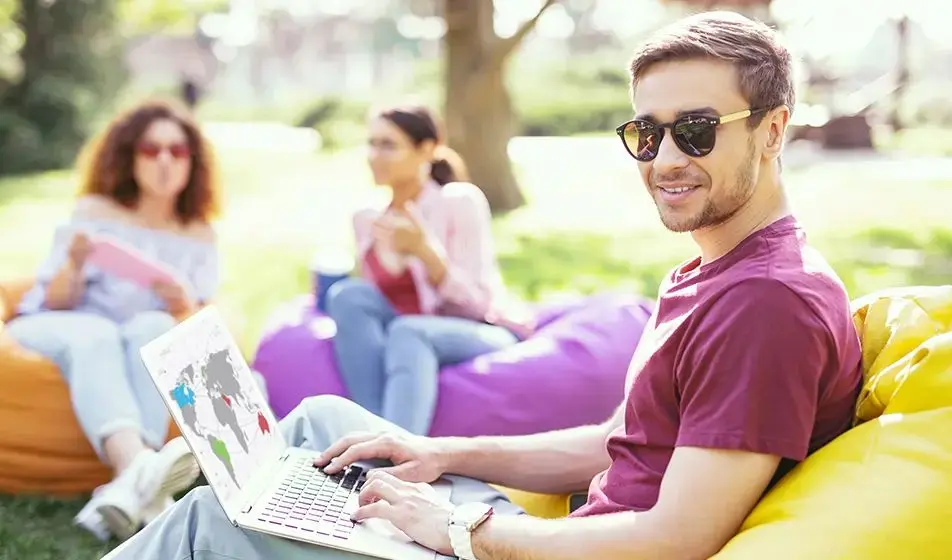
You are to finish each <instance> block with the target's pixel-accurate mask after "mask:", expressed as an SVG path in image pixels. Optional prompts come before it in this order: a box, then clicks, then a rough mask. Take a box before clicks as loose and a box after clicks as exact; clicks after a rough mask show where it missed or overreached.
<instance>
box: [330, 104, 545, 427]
mask: <svg viewBox="0 0 952 560" xmlns="http://www.w3.org/2000/svg"><path fill="white" fill-rule="evenodd" d="M369 136H370V138H369V154H368V162H369V164H370V169H371V171H372V172H373V176H374V180H375V182H376V183H377V184H378V185H384V186H387V187H389V189H390V190H391V192H392V197H391V199H390V203H389V205H388V206H387V207H386V208H383V209H364V210H361V211H359V212H357V213H356V215H355V216H354V232H355V236H356V244H357V251H358V253H357V262H358V266H359V268H360V271H361V274H360V277H355V278H350V279H347V280H343V281H340V282H337V283H336V284H334V285H333V286H332V287H331V289H330V290H329V291H328V299H327V310H328V314H329V315H330V316H331V317H332V318H333V319H334V320H335V322H336V324H337V334H336V336H335V338H334V348H335V352H336V356H337V361H338V365H339V368H340V371H341V375H342V377H343V381H344V384H345V386H346V388H347V389H348V391H349V393H350V397H351V399H352V400H354V401H355V402H357V403H358V404H360V405H362V406H363V407H364V408H366V409H367V410H369V411H371V412H373V413H375V414H377V415H379V416H381V417H383V418H385V419H387V420H389V421H391V422H393V423H394V424H396V425H398V426H400V427H402V428H405V429H406V430H408V431H410V432H412V433H415V434H427V433H429V430H430V426H431V422H432V420H433V415H434V411H435V409H436V404H437V398H438V395H437V389H438V386H439V383H438V374H439V370H440V367H441V366H444V365H447V364H452V363H457V362H461V361H465V360H469V359H472V358H474V357H476V356H479V355H481V354H485V353H488V352H492V351H494V350H498V349H501V348H503V347H505V346H507V345H511V344H514V343H516V342H517V341H518V340H520V339H521V338H523V337H525V336H526V335H527V334H528V333H529V331H530V330H531V325H530V324H529V323H528V322H527V321H525V320H523V316H524V314H523V313H521V312H520V311H518V307H517V306H516V305H514V304H513V303H512V302H509V301H507V300H508V299H509V298H508V297H507V295H506V293H505V288H504V286H503V282H502V276H501V274H500V271H499V267H498V263H497V260H496V254H495V247H494V243H493V239H492V230H491V228H492V224H491V218H490V212H489V204H488V203H487V201H486V198H485V196H484V195H483V194H482V192H481V191H480V190H479V189H478V188H477V187H476V186H475V185H473V184H471V183H468V182H463V181H462V179H463V174H464V172H463V171H462V170H461V166H462V161H461V160H460V158H459V157H458V156H457V155H456V154H455V153H453V152H452V151H451V150H450V149H449V148H447V147H446V146H444V145H443V144H442V137H441V134H440V129H439V126H438V124H437V121H436V119H435V118H434V116H433V115H432V114H431V113H430V111H429V110H427V109H426V108H423V107H400V108H391V109H387V110H384V111H380V112H378V113H376V114H374V116H373V117H372V118H371V119H370V122H369Z"/></svg>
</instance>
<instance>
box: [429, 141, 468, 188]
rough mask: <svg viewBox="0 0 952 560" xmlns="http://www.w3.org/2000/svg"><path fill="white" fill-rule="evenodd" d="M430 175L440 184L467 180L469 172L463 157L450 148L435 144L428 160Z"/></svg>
mask: <svg viewBox="0 0 952 560" xmlns="http://www.w3.org/2000/svg"><path fill="white" fill-rule="evenodd" d="M430 177H431V178H432V179H433V180H434V181H436V182H437V183H438V184H439V185H440V186H443V185H445V184H447V183H453V182H456V181H468V180H469V173H468V172H467V170H466V164H465V163H463V158H462V157H461V156H460V155H459V154H458V153H456V152H455V151H454V150H452V149H451V148H449V147H447V146H444V145H441V146H437V148H436V150H435V151H434V154H433V161H432V162H430Z"/></svg>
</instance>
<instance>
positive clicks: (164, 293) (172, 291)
mask: <svg viewBox="0 0 952 560" xmlns="http://www.w3.org/2000/svg"><path fill="white" fill-rule="evenodd" d="M152 290H153V291H155V294H156V295H157V296H159V297H160V298H162V301H164V302H165V306H166V307H167V308H168V311H169V313H171V314H172V315H181V314H185V313H191V312H192V311H194V310H195V307H196V304H195V302H194V301H193V300H192V298H190V297H189V295H188V291H187V290H186V289H185V286H183V285H182V284H180V283H178V282H166V281H158V282H156V283H155V284H153V285H152Z"/></svg>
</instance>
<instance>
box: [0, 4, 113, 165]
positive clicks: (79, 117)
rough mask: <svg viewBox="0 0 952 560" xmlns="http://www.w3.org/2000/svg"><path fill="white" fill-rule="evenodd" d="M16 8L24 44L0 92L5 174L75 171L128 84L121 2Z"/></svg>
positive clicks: (17, 28) (18, 30) (0, 137)
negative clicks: (96, 127)
mask: <svg viewBox="0 0 952 560" xmlns="http://www.w3.org/2000/svg"><path fill="white" fill-rule="evenodd" d="M9 2H10V0H0V9H6V10H10V11H11V12H12V17H11V21H12V23H13V25H14V26H15V32H16V33H17V34H19V35H20V36H21V37H22V45H21V46H20V47H19V50H18V52H17V55H16V56H17V57H18V59H19V63H20V71H19V75H17V76H14V77H13V78H12V79H10V81H9V83H7V84H5V86H4V87H3V88H0V173H20V172H26V171H34V170H44V169H52V168H59V167H63V166H66V165H69V163H70V162H71V161H72V160H73V159H74V158H75V156H76V152H77V150H78V148H79V147H80V145H81V144H82V142H83V141H84V140H85V139H86V137H87V135H88V134H89V128H90V126H91V123H92V122H93V120H94V119H95V118H96V116H97V114H98V113H99V111H100V110H101V109H102V108H103V107H105V106H107V105H108V103H109V102H110V101H111V99H112V94H113V93H114V92H115V91H117V90H118V84H119V83H120V81H121V79H122V74H123V72H122V63H121V58H120V49H119V46H120V45H119V41H118V39H117V35H116V33H115V28H116V10H115V0H16V2H15V4H16V5H15V6H13V7H11V6H10V5H9Z"/></svg>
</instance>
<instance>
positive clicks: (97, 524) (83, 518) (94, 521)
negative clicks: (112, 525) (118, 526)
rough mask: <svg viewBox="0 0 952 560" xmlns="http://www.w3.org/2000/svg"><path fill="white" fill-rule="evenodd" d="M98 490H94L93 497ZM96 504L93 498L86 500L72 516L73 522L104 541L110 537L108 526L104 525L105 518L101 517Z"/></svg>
mask: <svg viewBox="0 0 952 560" xmlns="http://www.w3.org/2000/svg"><path fill="white" fill-rule="evenodd" d="M100 488H101V487H100ZM98 492H100V489H99V488H97V489H96V490H94V491H93V497H95V496H96V494H97V493H98ZM96 505H97V504H96V503H95V502H94V501H93V500H90V501H88V502H86V505H85V506H83V509H81V510H79V513H77V514H76V516H75V517H74V518H73V524H75V525H76V526H77V527H82V528H83V529H86V530H87V531H89V532H90V533H92V534H93V536H94V537H96V538H97V539H99V540H100V541H102V542H106V541H108V540H109V537H110V534H109V527H107V526H106V520H105V519H103V517H102V515H101V514H100V513H99V512H98V511H96Z"/></svg>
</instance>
